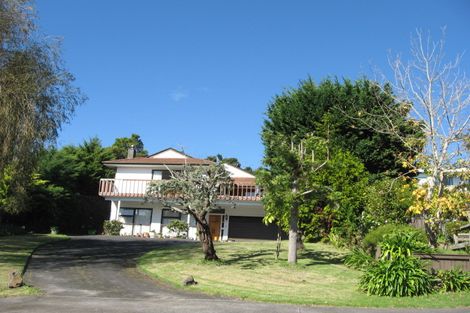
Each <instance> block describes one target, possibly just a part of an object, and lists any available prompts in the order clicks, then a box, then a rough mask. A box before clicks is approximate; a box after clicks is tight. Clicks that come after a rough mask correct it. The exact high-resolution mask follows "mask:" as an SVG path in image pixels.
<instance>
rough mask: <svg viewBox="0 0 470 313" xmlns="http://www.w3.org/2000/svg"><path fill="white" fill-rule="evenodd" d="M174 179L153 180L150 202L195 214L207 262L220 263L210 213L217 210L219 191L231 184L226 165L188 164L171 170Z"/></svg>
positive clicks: (149, 193) (148, 192)
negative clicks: (153, 201)
mask: <svg viewBox="0 0 470 313" xmlns="http://www.w3.org/2000/svg"><path fill="white" fill-rule="evenodd" d="M170 172H171V176H172V179H170V180H163V181H153V182H152V183H151V185H150V186H149V189H148V190H147V199H148V200H150V201H152V200H159V201H162V202H163V204H164V205H165V206H168V207H171V208H172V209H173V210H175V211H178V212H181V213H184V214H189V215H191V216H192V217H193V218H194V219H195V220H196V227H197V232H198V236H199V240H200V241H201V244H202V251H203V253H204V259H206V260H218V257H217V254H216V251H215V248H214V243H213V241H212V236H211V231H210V227H209V223H208V221H207V219H206V217H207V214H208V213H210V212H211V211H213V210H215V209H216V201H217V197H218V195H219V190H220V189H219V188H220V187H221V186H222V185H224V184H228V183H230V181H231V180H230V176H229V173H228V172H227V171H226V170H225V168H224V166H223V164H221V163H214V164H211V165H208V166H204V165H201V166H189V165H185V166H184V167H183V170H181V171H170Z"/></svg>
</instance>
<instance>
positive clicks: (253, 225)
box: [228, 216, 277, 240]
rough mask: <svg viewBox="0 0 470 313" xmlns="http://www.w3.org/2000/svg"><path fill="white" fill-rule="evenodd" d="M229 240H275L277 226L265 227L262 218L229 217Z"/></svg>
mask: <svg viewBox="0 0 470 313" xmlns="http://www.w3.org/2000/svg"><path fill="white" fill-rule="evenodd" d="M228 237H229V238H243V239H271V240H275V239H276V238H277V226H276V225H275V224H270V225H268V226H266V225H265V224H264V223H263V218H262V217H247V216H230V220H229V227H228Z"/></svg>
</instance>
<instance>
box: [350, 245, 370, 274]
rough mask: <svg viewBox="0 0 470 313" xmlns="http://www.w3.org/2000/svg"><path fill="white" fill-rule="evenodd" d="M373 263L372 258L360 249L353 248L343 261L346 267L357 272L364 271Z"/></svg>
mask: <svg viewBox="0 0 470 313" xmlns="http://www.w3.org/2000/svg"><path fill="white" fill-rule="evenodd" d="M374 262H375V260H374V258H373V257H371V256H370V255H369V254H368V253H367V252H366V251H364V250H363V249H361V248H354V249H353V250H352V251H351V253H350V254H349V255H348V256H346V259H345V260H344V264H345V265H346V266H348V267H352V268H355V269H357V270H365V269H367V268H368V267H369V266H370V265H371V264H372V263H374Z"/></svg>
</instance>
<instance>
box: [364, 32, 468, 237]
mask: <svg viewBox="0 0 470 313" xmlns="http://www.w3.org/2000/svg"><path fill="white" fill-rule="evenodd" d="M444 43H445V42H444V36H443V37H442V38H441V39H440V40H438V41H434V40H433V39H432V38H431V36H430V34H425V33H423V32H422V31H419V30H418V31H416V33H415V35H414V36H413V37H412V41H411V56H410V59H409V60H403V59H402V58H401V57H400V56H398V57H396V58H390V65H391V67H392V70H393V73H394V77H393V79H392V80H391V83H390V84H389V85H391V86H392V87H393V94H392V93H391V92H389V94H390V96H391V97H393V101H394V102H395V103H396V105H393V106H383V105H381V108H382V114H376V115H374V116H371V117H372V118H369V119H368V122H367V123H366V124H368V125H369V126H370V128H371V129H374V130H375V131H376V132H377V133H381V134H387V135H390V136H394V137H395V138H396V139H397V140H400V141H401V142H402V143H403V144H404V146H405V147H407V148H408V149H409V151H411V153H412V154H413V155H415V158H413V159H411V160H409V162H406V166H407V167H408V168H409V169H410V170H415V171H418V170H419V169H424V170H425V171H426V173H427V175H428V176H429V180H428V183H427V189H426V190H425V191H423V192H424V193H425V197H424V198H422V195H423V192H420V191H417V193H420V194H417V198H418V203H421V205H417V206H416V205H415V206H414V207H413V208H414V209H413V211H414V212H415V213H418V214H423V216H424V218H425V226H426V230H427V233H428V236H429V239H430V241H431V243H432V244H433V245H436V244H437V232H438V231H439V229H440V226H441V224H442V222H444V219H445V218H449V216H448V214H446V213H448V211H449V207H447V206H441V205H440V204H439V203H442V202H445V201H443V200H444V198H446V197H447V198H448V196H449V195H447V196H446V194H447V193H448V192H447V191H445V188H444V179H445V176H446V173H449V172H451V171H452V170H454V169H456V168H462V167H465V166H468V165H469V162H468V153H466V152H465V149H464V145H465V136H466V135H468V133H469V131H470V79H468V78H467V76H466V75H465V73H464V71H463V70H462V69H461V68H460V60H461V57H460V56H457V57H456V58H455V59H452V60H451V59H448V58H447V57H446V55H445V50H444V48H445V46H444ZM377 87H379V88H380V86H379V85H377ZM381 91H385V92H388V90H386V89H382V90H381ZM378 104H380V103H378ZM400 111H405V112H407V115H408V116H407V117H409V119H408V121H409V124H413V125H416V126H417V127H419V128H420V130H421V131H422V132H423V134H424V140H423V141H424V142H423V144H422V145H421V146H420V145H416V142H415V140H414V139H413V138H411V139H410V138H409V136H406V134H403V133H401V132H399V131H398V130H399V126H398V125H397V123H396V122H395V121H394V120H393V119H391V118H390V116H394V115H396V114H397V112H400ZM364 113H365V114H366V115H367V112H364ZM408 113H409V114H408ZM422 146H424V150H423V149H421V148H422ZM440 198H441V200H439V199H440ZM423 201H424V202H423ZM426 201H427V202H428V204H425V202H426ZM447 202H449V201H447ZM417 207H420V208H421V209H420V210H416V208H417ZM454 209H456V207H455V208H454ZM460 209H461V210H462V209H464V207H462V206H461V207H460Z"/></svg>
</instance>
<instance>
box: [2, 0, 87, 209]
mask: <svg viewBox="0 0 470 313" xmlns="http://www.w3.org/2000/svg"><path fill="white" fill-rule="evenodd" d="M73 80H74V77H73V76H72V75H71V74H70V73H69V72H68V71H67V70H66V69H65V68H64V67H63V64H62V61H61V58H60V51H59V49H58V45H57V44H56V43H54V42H51V41H50V40H49V39H46V37H44V36H41V35H40V34H38V33H37V32H36V31H35V21H34V16H33V13H32V8H31V6H30V4H29V1H22V0H0V181H2V180H4V179H5V177H6V176H8V175H9V176H11V179H10V180H9V181H10V182H9V184H10V186H9V189H10V190H11V192H12V197H11V199H21V198H25V190H26V189H27V186H28V184H29V183H30V182H31V179H32V173H33V171H34V167H35V165H36V161H37V157H38V154H39V152H40V151H41V149H42V148H43V147H44V145H46V144H48V143H51V142H53V141H54V139H55V138H56V137H57V132H58V130H59V129H60V127H61V125H62V124H63V123H65V122H67V121H68V120H69V118H70V116H71V115H72V113H73V111H74V109H75V107H76V106H78V105H80V104H81V103H82V102H83V101H84V100H85V97H84V96H83V95H82V94H81V92H80V90H79V89H77V88H75V87H74V86H73V85H72V82H73ZM13 207H15V210H20V209H21V207H22V205H20V204H18V205H15V206H9V205H2V206H1V207H0V217H1V213H2V212H4V211H6V210H9V211H10V212H11V208H13ZM9 208H10V209H9Z"/></svg>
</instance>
